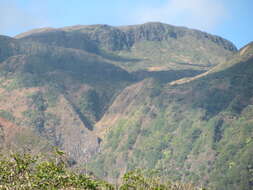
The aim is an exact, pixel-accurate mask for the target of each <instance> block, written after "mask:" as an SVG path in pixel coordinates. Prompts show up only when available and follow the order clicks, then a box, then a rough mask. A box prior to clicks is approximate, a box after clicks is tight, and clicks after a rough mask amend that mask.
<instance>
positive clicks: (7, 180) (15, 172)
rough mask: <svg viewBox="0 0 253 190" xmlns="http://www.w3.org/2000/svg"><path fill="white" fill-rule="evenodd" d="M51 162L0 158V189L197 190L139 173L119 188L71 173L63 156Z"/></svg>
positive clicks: (27, 157)
mask: <svg viewBox="0 0 253 190" xmlns="http://www.w3.org/2000/svg"><path fill="white" fill-rule="evenodd" d="M56 153H57V157H54V158H53V159H51V160H46V159H42V158H41V157H35V156H31V155H30V154H12V155H10V156H0V189H1V190H36V189H50V190H56V189H61V190H76V189H89V190H116V189H119V190H197V189H196V188H195V187H194V186H192V185H183V184H179V183H170V182H166V183H162V181H161V180H160V178H159V177H152V176H149V177H147V176H145V175H144V174H143V173H142V172H141V171H140V170H136V171H132V172H129V173H126V174H125V175H124V177H123V178H122V183H121V185H119V187H116V186H113V185H111V184H109V183H107V182H105V181H102V180H99V179H97V178H95V177H91V176H88V175H86V174H79V173H74V172H71V171H70V170H69V169H68V168H67V161H65V160H66V159H65V158H64V156H63V153H62V152H60V151H56Z"/></svg>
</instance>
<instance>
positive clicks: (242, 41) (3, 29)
mask: <svg viewBox="0 0 253 190" xmlns="http://www.w3.org/2000/svg"><path fill="white" fill-rule="evenodd" d="M252 8H253V0H0V34H3V35H9V36H14V35H16V34H18V33H21V32H25V31H27V30H30V29H33V28H38V27H62V26H70V25H77V24H83V25H86V24H109V25H115V26H117V25H130V24H140V23H145V22H149V21H160V22H164V23H168V24H173V25H177V26H186V27H189V28H195V29H200V30H204V31H206V32H209V33H212V34H216V35H219V36H222V37H224V38H226V39H228V40H230V41H232V42H233V43H234V44H235V45H236V46H237V47H238V48H240V47H242V46H244V45H246V44H247V43H249V42H250V41H253V11H252Z"/></svg>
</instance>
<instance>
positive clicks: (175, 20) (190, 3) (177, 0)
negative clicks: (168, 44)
mask: <svg viewBox="0 0 253 190" xmlns="http://www.w3.org/2000/svg"><path fill="white" fill-rule="evenodd" d="M134 17H135V21H137V22H138V23H143V22H149V21H160V22H166V23H169V24H174V25H182V26H187V27H192V28H198V29H202V30H211V29H213V28H214V27H215V26H216V25H218V24H219V23H221V21H222V20H223V19H224V18H225V17H226V9H225V6H224V5H223V4H222V1H220V0H167V1H166V2H165V3H164V4H162V5H160V6H159V7H154V8H153V7H145V6H144V7H142V8H139V9H137V10H136V14H134Z"/></svg>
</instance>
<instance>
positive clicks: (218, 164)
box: [91, 44, 253, 190]
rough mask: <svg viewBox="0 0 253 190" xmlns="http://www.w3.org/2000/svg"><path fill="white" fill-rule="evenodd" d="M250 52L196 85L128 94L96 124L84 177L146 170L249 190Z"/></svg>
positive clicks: (144, 87) (151, 83) (148, 84)
mask: <svg viewBox="0 0 253 190" xmlns="http://www.w3.org/2000/svg"><path fill="white" fill-rule="evenodd" d="M252 48H253V46H252V44H249V45H248V46H246V47H244V48H243V49H242V50H241V51H240V53H238V54H237V55H236V56H234V58H233V59H232V60H230V61H228V63H224V64H222V65H218V66H217V68H214V69H213V71H212V72H208V73H207V74H204V75H202V77H195V79H194V78H193V79H192V80H189V79H184V80H183V81H182V80H181V81H179V82H172V83H165V84H162V83H160V82H159V81H157V80H144V81H142V82H139V83H137V84H134V85H132V86H130V87H127V88H126V89H125V90H124V91H123V92H122V93H121V94H120V95H119V96H118V97H117V99H116V100H115V101H114V103H113V105H112V106H111V107H110V108H109V110H108V111H107V112H106V113H105V115H104V116H103V118H102V120H101V121H99V122H98V124H97V130H98V134H100V135H101V137H103V138H104V139H105V140H104V142H103V143H102V145H101V151H100V153H99V154H97V155H96V156H95V161H93V162H91V163H92V165H91V169H92V170H94V171H96V174H97V175H100V176H104V177H108V176H109V178H111V180H113V179H116V178H118V177H119V176H121V175H122V173H124V172H125V171H128V170H132V169H134V168H143V169H144V168H145V169H156V170H158V171H160V172H161V173H162V175H163V176H167V177H169V178H171V179H173V180H182V181H184V182H189V181H192V182H195V183H197V184H199V183H202V184H204V185H208V186H210V187H211V188H214V189H219V190H220V189H245V190H246V189H250V188H251V187H252V182H253V181H252V179H253V178H252V177H253V172H252V171H253V170H252V169H253V168H252V166H253V162H252V157H253V151H252V150H253V139H252V135H253V128H252V126H253V123H252V118H253V115H252V114H253V112H252V103H253V102H252V98H253V86H252V84H253V83H252V81H253V75H252V72H253V51H252ZM238 60H239V62H237V61H238ZM235 62H236V63H235ZM101 168H103V170H102V171H101Z"/></svg>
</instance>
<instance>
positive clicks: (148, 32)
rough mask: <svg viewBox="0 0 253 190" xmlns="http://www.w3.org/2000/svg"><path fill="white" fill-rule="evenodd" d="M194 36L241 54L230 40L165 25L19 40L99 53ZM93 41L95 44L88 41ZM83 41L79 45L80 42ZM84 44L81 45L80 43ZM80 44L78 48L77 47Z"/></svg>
mask: <svg viewBox="0 0 253 190" xmlns="http://www.w3.org/2000/svg"><path fill="white" fill-rule="evenodd" d="M48 36H49V37H48ZM187 36H191V37H193V38H195V39H197V40H201V39H202V40H210V41H212V42H214V43H216V44H217V45H219V46H222V47H223V48H224V49H226V50H229V51H234V52H235V51H237V48H236V47H235V46H234V45H233V44H232V43H231V42H229V41H228V40H225V39H223V38H221V37H219V36H215V35H210V34H208V33H205V32H201V31H198V30H191V29H188V28H185V27H175V26H172V25H168V24H163V23H155V22H154V23H146V24H142V25H133V26H122V27H113V26H109V25H90V26H81V25H80V26H74V27H67V28H60V29H49V30H46V31H44V30H39V31H34V32H28V33H27V34H26V33H24V34H21V35H18V36H17V38H19V39H26V40H28V39H31V40H34V41H39V42H44V43H50V44H52V45H60V46H61V45H63V43H64V46H69V47H73V48H80V49H83V48H84V49H86V50H87V48H88V46H91V47H89V48H92V49H93V50H96V47H95V46H94V45H95V44H96V45H98V46H100V47H103V48H106V49H108V50H112V51H119V50H123V49H130V48H131V47H132V46H133V45H134V44H135V43H138V42H142V41H163V40H168V39H170V38H174V39H179V38H184V37H187ZM88 40H91V41H88ZM78 42H79V43H78ZM80 43H81V44H80ZM75 44H78V46H79V47H78V46H75Z"/></svg>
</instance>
